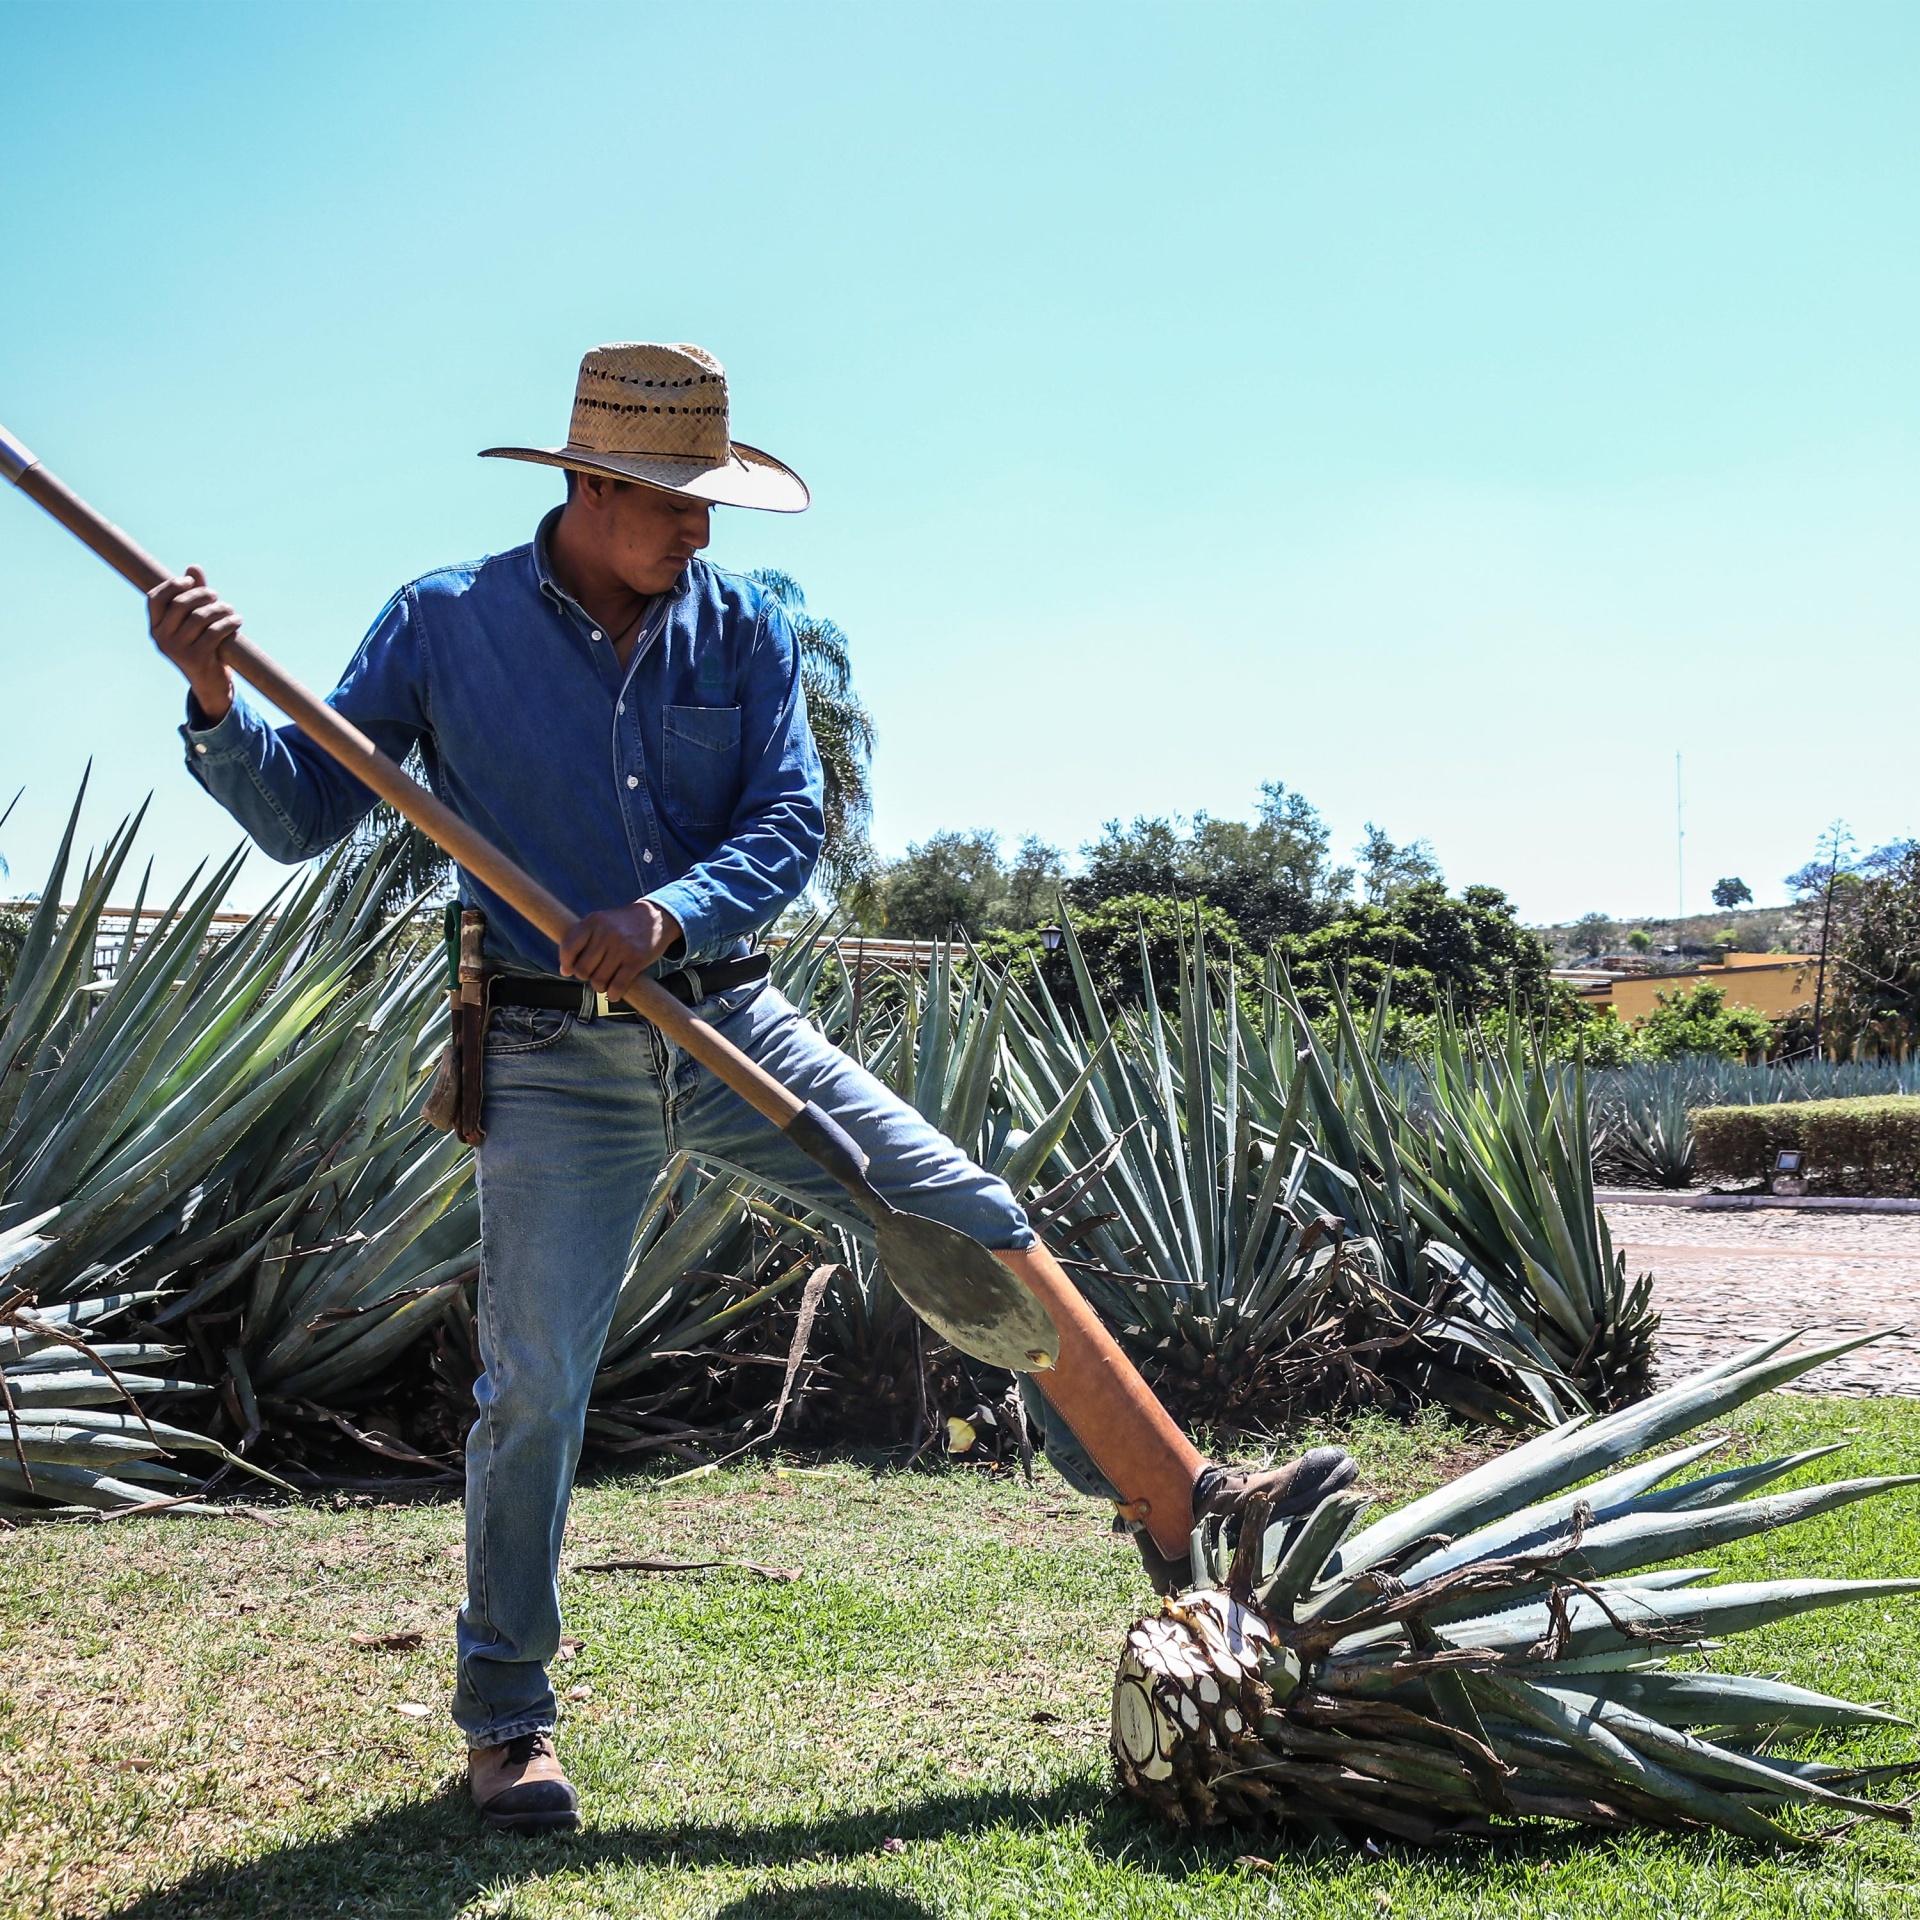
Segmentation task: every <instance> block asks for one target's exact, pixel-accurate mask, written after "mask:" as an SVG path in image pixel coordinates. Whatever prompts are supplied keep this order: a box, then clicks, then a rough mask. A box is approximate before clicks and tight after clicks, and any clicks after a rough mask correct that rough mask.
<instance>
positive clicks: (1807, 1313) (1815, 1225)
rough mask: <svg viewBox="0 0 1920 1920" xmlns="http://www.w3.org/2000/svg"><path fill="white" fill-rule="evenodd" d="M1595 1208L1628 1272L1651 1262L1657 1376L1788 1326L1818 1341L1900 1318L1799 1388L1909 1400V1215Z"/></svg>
mask: <svg viewBox="0 0 1920 1920" xmlns="http://www.w3.org/2000/svg"><path fill="white" fill-rule="evenodd" d="M1605 1211H1606V1216H1607V1224H1608V1226H1609V1227H1610V1228H1611V1229H1612V1232H1613V1239H1614V1245H1615V1246H1617V1247H1618V1246H1624V1247H1625V1248H1626V1253H1627V1270H1628V1272H1629V1273H1643V1272H1645V1271H1646V1270H1647V1269H1648V1268H1651V1269H1652V1270H1653V1276H1654V1280H1653V1288H1654V1301H1655V1303H1656V1304H1657V1305H1658V1306H1659V1308H1660V1309H1661V1312H1662V1315H1663V1316H1664V1317H1663V1322H1662V1326H1661V1338H1660V1347H1661V1362H1662V1367H1663V1370H1664V1377H1665V1378H1666V1379H1667V1380H1669V1381H1671V1380H1678V1379H1682V1378H1684V1377H1685V1376H1686V1375H1687V1374H1689V1373H1692V1372H1694V1371H1696V1370H1697V1369H1698V1368H1700V1367H1703V1366H1705V1365H1707V1364H1708V1363H1710V1362H1711V1361H1714V1360H1720V1359H1724V1358H1725V1357H1726V1356H1728V1355H1729V1354H1733V1353H1737V1352H1738V1351H1739V1350H1740V1349H1741V1348H1742V1347H1746V1346H1751V1345H1752V1344H1753V1343H1754V1342H1755V1341H1756V1340H1764V1339H1767V1338H1770V1337H1771V1336H1773V1335H1776V1334H1781V1333H1787V1332H1789V1331H1791V1330H1792V1329H1794V1328H1796V1327H1805V1328H1807V1329H1808V1331H1809V1338H1810V1340H1813V1341H1816V1342H1817V1341H1820V1340H1826V1339H1833V1338H1839V1337H1844V1336H1845V1335H1846V1334H1849V1333H1856V1332H1865V1331H1867V1330H1868V1329H1869V1328H1873V1327H1891V1326H1899V1325H1902V1324H1905V1325H1907V1326H1909V1327H1910V1328H1911V1329H1912V1332H1911V1334H1904V1335H1895V1336H1894V1337H1893V1338H1891V1339H1888V1340H1882V1341H1877V1342H1875V1343H1874V1344H1873V1345H1872V1346H1869V1347H1862V1348H1860V1349H1858V1350H1857V1351H1856V1352H1854V1353H1850V1354H1847V1355H1845V1356H1844V1357H1843V1358H1841V1359H1839V1360H1835V1361H1832V1362H1830V1363H1829V1364H1828V1365H1826V1366H1824V1367H1821V1368H1820V1369H1818V1371H1816V1372H1814V1373H1810V1374H1808V1375H1807V1376H1806V1377H1805V1379H1803V1380H1801V1381H1800V1382H1799V1383H1798V1389H1799V1390H1800V1391H1803V1392H1813V1393H1841V1394H1883V1393H1893V1394H1904V1395H1911V1396H1914V1397H1916V1398H1920V1214H1857V1213H1799V1212H1794V1211H1792V1210H1791V1209H1788V1208H1779V1209H1773V1208H1766V1209H1756V1210H1755V1211H1753V1212H1750V1213H1705V1212H1702V1213H1693V1212H1689V1211H1686V1210H1685V1209H1682V1208H1676V1207H1636V1206H1631V1205H1622V1204H1615V1203H1609V1204H1608V1205H1607V1207H1606V1210H1605Z"/></svg>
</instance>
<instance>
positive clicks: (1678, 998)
mask: <svg viewBox="0 0 1920 1920" xmlns="http://www.w3.org/2000/svg"><path fill="white" fill-rule="evenodd" d="M1638 1039H1639V1047H1640V1051H1641V1052H1642V1053H1644V1054H1647V1055H1648V1056H1650V1057H1651V1058H1653V1059H1655V1060H1673V1059H1677V1058H1678V1057H1679V1056H1680V1055H1681V1054H1683V1053H1712V1054H1718V1055H1719V1056H1720V1058H1721V1059H1723V1060H1744V1059H1747V1058H1749V1057H1750V1056H1752V1055H1755V1054H1760V1053H1764V1052H1765V1051H1766V1049H1767V1047H1768V1046H1769V1045H1770V1044H1771V1043H1772V1040H1773V1022H1772V1021H1771V1020H1769V1019H1768V1018H1767V1016H1766V1015H1765V1014H1764V1013H1758V1012H1756V1011H1755V1010H1754V1009H1753V1008H1752V1007H1730V1006H1728V1005H1727V990H1726V988H1724V987H1716V986H1712V985H1709V984H1707V983H1705V982H1703V983H1702V984H1701V985H1699V986H1697V987H1693V988H1691V989H1683V990H1681V991H1678V992H1675V993H1663V994H1661V995H1659V996H1658V997H1657V998H1656V1000H1655V1001H1654V1007H1653V1011H1652V1012H1651V1013H1650V1014H1648V1015H1647V1017H1646V1018H1645V1019H1644V1020H1643V1021H1641V1022H1640V1028H1639V1035H1638Z"/></svg>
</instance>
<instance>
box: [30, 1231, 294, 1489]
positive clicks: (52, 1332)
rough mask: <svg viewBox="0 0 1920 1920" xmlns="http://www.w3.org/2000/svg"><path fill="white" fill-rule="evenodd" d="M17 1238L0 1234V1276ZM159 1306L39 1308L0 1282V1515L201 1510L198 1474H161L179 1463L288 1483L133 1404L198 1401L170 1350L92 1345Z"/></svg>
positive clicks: (115, 1300) (101, 1302)
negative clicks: (162, 1504) (144, 1309)
mask: <svg viewBox="0 0 1920 1920" xmlns="http://www.w3.org/2000/svg"><path fill="white" fill-rule="evenodd" d="M33 1224H34V1225H39V1224H43V1223H42V1222H35V1223H33ZM24 1237H25V1236H24V1235H22V1234H21V1233H20V1232H18V1231H15V1232H14V1233H11V1234H0V1266H3V1265H4V1263H5V1260H6V1258H7V1254H8V1249H9V1245H10V1243H12V1244H14V1245H16V1246H17V1243H18V1242H19V1241H20V1240H21V1239H22V1238H24ZM156 1297H157V1296H156V1295H155V1294H153V1293H151V1292H148V1293H122V1294H112V1295H107V1296H104V1297H102V1298H99V1299H94V1300H78V1301H69V1302H67V1303H66V1304H64V1305H62V1306H58V1307H52V1308H47V1309H44V1310H42V1309H37V1308H36V1307H35V1306H34V1305H33V1303H32V1301H31V1299H30V1298H22V1297H21V1296H20V1295H19V1294H18V1293H17V1292H14V1291H11V1290H8V1289H6V1288H5V1286H4V1283H0V1515H6V1514H9V1513H11V1514H13V1515H15V1516H16V1517H18V1516H20V1515H22V1514H32V1513H36V1512H37V1513H41V1514H44V1513H46V1512H47V1511H48V1510H49V1509H57V1508H63V1507H64V1508H74V1507H90V1508H95V1509H99V1510H103V1511H110V1510H112V1509H114V1508H119V1507H135V1506H144V1505H147V1504H148V1503H150V1502H153V1501H156V1500H166V1501H169V1502H170V1503H171V1507H172V1510H175V1511H179V1512H183V1513H205V1512H209V1511H211V1510H212V1509H210V1508H208V1507H207V1506H206V1505H205V1504H204V1503H203V1502H201V1501H200V1500H198V1499H197V1498H195V1496H196V1495H198V1494H199V1493H201V1492H202V1491H203V1489H204V1485H205V1479H206V1476H205V1475H204V1474H200V1475H196V1474H193V1473H189V1472H186V1471H183V1470H182V1469H181V1468H179V1467H177V1466H170V1465H167V1464H166V1462H167V1461H169V1460H170V1459H173V1458H175V1457H177V1456H178V1455H181V1454H183V1453H207V1454H213V1455H215V1456H216V1457H217V1458H218V1459H220V1460H222V1461H224V1462H225V1463H226V1464H227V1465H228V1466H230V1467H238V1468H242V1469H244V1470H246V1471H247V1472H250V1473H256V1474H259V1475H260V1477H261V1478H263V1479H266V1480H273V1481H274V1484H275V1485H281V1486H283V1485H284V1484H285V1482H284V1481H278V1480H274V1476H273V1475H272V1474H268V1473H264V1472H262V1470H261V1469H259V1468H257V1467H255V1466H253V1465H252V1464H251V1463H250V1462H248V1461H244V1460H242V1459H240V1458H239V1457H238V1456H237V1455H235V1454H233V1453H232V1452H230V1451H229V1450H228V1449H227V1448H226V1447H224V1446H222V1445H221V1444H220V1442H219V1441H217V1440H212V1439H209V1438H208V1437H207V1436H206V1435H204V1434H199V1433H191V1432H188V1431H187V1430H186V1429H184V1428H181V1427H176V1426H173V1425H171V1424H169V1423H167V1422H165V1421H162V1420H159V1419H156V1418H154V1417H153V1416H152V1415H150V1414H149V1413H147V1412H146V1410H145V1409H144V1407H143V1406H142V1405H141V1401H142V1400H143V1399H145V1398H147V1397H149V1396H152V1395H157V1394H179V1393H191V1392H204V1391H205V1389H204V1388H203V1387H200V1386H198V1385H197V1384H196V1383H194V1382H191V1381H186V1380H182V1379H180V1378H178V1377H176V1376H175V1374H174V1372H173V1365H172V1363H173V1362H174V1360H176V1359H177V1358H178V1357H179V1354H180V1349H179V1348H178V1347H174V1346H168V1345H166V1344H164V1343H163V1342H159V1341H154V1340H149V1339H143V1338H123V1339H119V1340H106V1339H101V1338H99V1337H98V1336H99V1334H100V1332H101V1331H102V1329H103V1328H104V1327H105V1325H106V1323H107V1322H109V1321H113V1320H116V1319H118V1318H119V1317H120V1316H122V1315H123V1314H126V1313H127V1312H129V1311H130V1310H131V1309H133V1308H136V1307H141V1306H144V1305H146V1304H147V1303H148V1302H150V1301H151V1300H153V1299H154V1298H156Z"/></svg>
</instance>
